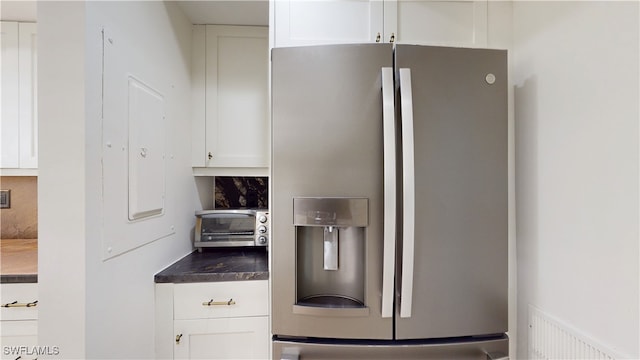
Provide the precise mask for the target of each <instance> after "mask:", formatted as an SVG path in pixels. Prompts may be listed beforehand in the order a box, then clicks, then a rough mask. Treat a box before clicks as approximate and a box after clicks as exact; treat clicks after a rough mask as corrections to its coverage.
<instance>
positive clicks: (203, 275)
mask: <svg viewBox="0 0 640 360" xmlns="http://www.w3.org/2000/svg"><path fill="white" fill-rule="evenodd" d="M268 263H269V262H268V256H267V251H266V249H265V248H256V249H253V248H241V249H212V248H205V249H203V252H202V253H200V252H198V251H194V252H192V253H191V254H189V255H187V256H185V257H183V258H182V259H180V260H178V261H177V262H175V263H173V264H172V265H170V266H169V267H167V268H166V269H164V270H162V271H161V272H159V273H157V274H156V275H155V277H154V280H155V282H156V283H190V282H213V281H241V280H267V279H269V265H268Z"/></svg>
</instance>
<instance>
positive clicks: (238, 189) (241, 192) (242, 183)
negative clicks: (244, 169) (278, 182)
mask: <svg viewBox="0 0 640 360" xmlns="http://www.w3.org/2000/svg"><path fill="white" fill-rule="evenodd" d="M214 187H215V189H214V198H215V208H216V209H240V208H258V209H268V208H269V196H268V189H269V178H268V177H250V176H244V177H239V176H216V177H215V180H214Z"/></svg>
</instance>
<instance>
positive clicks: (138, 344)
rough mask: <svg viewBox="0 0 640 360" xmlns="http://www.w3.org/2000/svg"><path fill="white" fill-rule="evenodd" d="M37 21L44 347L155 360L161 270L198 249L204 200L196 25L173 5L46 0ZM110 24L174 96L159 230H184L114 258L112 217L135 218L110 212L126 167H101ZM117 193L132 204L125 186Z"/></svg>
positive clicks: (132, 237) (128, 236)
mask: <svg viewBox="0 0 640 360" xmlns="http://www.w3.org/2000/svg"><path fill="white" fill-rule="evenodd" d="M38 22H39V33H40V34H41V35H40V36H41V40H40V45H41V47H42V48H43V49H44V50H45V51H44V52H40V54H39V55H40V58H39V63H40V64H41V65H40V83H39V85H40V86H41V87H40V96H39V98H40V99H43V100H41V102H40V124H41V126H43V128H42V129H43V130H41V138H40V153H41V156H44V157H43V158H41V163H40V164H41V165H40V166H41V167H40V169H41V170H40V176H41V177H40V181H39V186H40V188H39V201H40V217H41V221H42V220H44V223H42V222H41V224H43V225H41V228H40V234H41V236H42V241H41V244H42V247H41V250H40V253H39V256H40V260H39V261H40V287H41V293H40V300H41V301H40V303H41V304H42V308H41V309H40V319H41V326H40V330H39V333H40V344H41V345H52V346H53V345H57V346H60V350H61V354H60V357H61V358H90V359H96V358H105V359H106V358H108V359H143V358H147V359H151V358H154V343H153V342H154V283H153V275H154V274H155V273H157V272H158V271H160V270H161V269H163V268H164V267H166V266H167V265H169V264H170V263H172V262H173V261H175V260H176V259H178V258H180V257H181V256H183V255H185V254H186V253H188V252H189V251H190V250H191V239H190V233H191V230H192V226H193V221H194V217H193V211H194V209H195V204H196V202H197V192H196V185H195V182H194V178H193V176H192V173H191V167H190V159H191V146H190V136H191V130H190V123H189V118H190V117H189V111H190V110H189V104H190V101H189V94H190V69H189V67H190V55H189V54H190V53H191V50H190V46H191V45H190V39H191V24H190V23H189V21H188V20H187V19H186V18H185V17H184V16H183V14H182V13H181V11H180V10H179V9H178V8H177V7H176V5H175V4H165V3H163V2H160V1H143V2H107V1H105V2H94V1H89V2H86V3H85V2H70V3H66V4H63V3H59V2H54V3H52V2H42V3H40V4H39V7H38ZM103 27H104V28H107V29H110V30H112V31H113V32H115V33H117V34H118V36H119V37H118V38H116V39H115V40H116V41H118V40H123V39H124V38H125V37H126V41H127V42H129V43H135V44H137V47H136V49H135V50H133V51H132V52H131V53H129V54H124V55H123V58H124V59H125V60H128V59H132V60H133V59H139V58H144V59H146V61H147V63H148V66H145V69H144V71H145V79H144V80H147V81H149V82H151V83H153V84H154V86H156V87H157V89H158V90H160V91H161V92H162V94H163V95H164V96H165V100H166V103H165V106H166V107H165V110H166V126H167V130H166V131H167V134H168V136H167V144H166V147H167V152H168V154H170V155H172V157H170V156H168V159H167V161H166V166H167V174H168V175H167V180H166V199H165V207H166V209H165V215H164V217H163V220H162V221H161V223H162V224H161V226H164V227H166V228H169V227H170V226H172V225H173V226H174V227H175V234H173V235H171V236H168V237H165V238H161V239H158V240H155V241H152V242H150V243H148V244H146V245H143V246H141V247H137V248H135V249H132V250H130V251H128V252H125V253H123V254H121V255H119V256H116V257H113V258H110V259H107V260H104V252H103V247H104V246H103V242H105V241H110V240H113V239H108V238H107V237H108V236H110V235H109V234H110V232H109V231H107V228H108V227H109V226H113V225H114V224H112V223H110V221H111V220H109V219H113V218H121V219H126V218H127V210H128V209H127V207H126V206H123V207H122V208H111V207H104V206H103V204H104V199H103V198H102V194H103V184H104V181H103V179H104V178H103V176H104V174H106V173H108V172H113V171H114V170H116V169H109V168H103V162H102V161H101V160H102V157H103V155H102V154H103V151H104V149H105V147H104V146H105V141H106V139H103V137H102V135H103V130H102V129H103V123H102V120H101V112H102V110H103V109H102V105H103V103H102V90H103V88H102V61H103V57H102V29H103ZM67 45H68V46H67ZM54 61H55V62H54ZM133 70H134V69H133V68H132V71H133ZM122 106H126V104H123V105H122ZM121 131H122V132H123V134H126V132H127V128H126V127H123V128H122V129H121ZM150 131H153V130H152V129H150ZM121 165H122V166H126V164H121ZM125 174H126V172H125ZM122 180H123V181H126V177H125V178H124V179H122ZM65 195H67V196H69V198H66V197H65V198H63V197H64V196H65ZM117 196H121V197H123V201H121V202H120V203H124V204H126V197H127V193H126V191H123V193H122V194H118V195H117ZM168 214H172V215H170V216H169V215H168ZM118 226H120V225H119V224H118ZM127 229H128V227H127ZM122 236H123V237H124V238H125V239H118V241H131V242H132V243H134V242H136V240H137V237H139V236H145V234H140V233H139V232H138V231H136V230H135V226H132V227H131V230H127V231H125V232H124V234H123V235H122Z"/></svg>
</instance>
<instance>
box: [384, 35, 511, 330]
mask: <svg viewBox="0 0 640 360" xmlns="http://www.w3.org/2000/svg"><path fill="white" fill-rule="evenodd" d="M395 57H396V78H397V79H400V94H399V101H398V102H399V103H400V108H401V112H402V114H401V118H402V120H401V121H402V133H403V136H407V137H405V138H403V140H402V142H403V144H402V149H403V154H402V156H403V170H402V171H403V182H402V186H403V195H402V198H403V206H402V208H403V209H402V211H403V214H404V219H403V233H402V234H401V236H399V238H400V239H402V241H399V248H398V254H399V255H398V256H399V258H398V261H397V266H398V275H399V278H398V279H397V281H396V284H397V285H398V286H399V287H400V288H399V289H398V290H399V291H398V293H399V294H400V298H399V299H397V300H398V301H397V302H396V303H397V305H398V307H397V318H396V336H397V338H398V339H418V338H444V337H454V336H469V335H481V334H496V333H503V332H506V330H507V230H508V229H507V226H508V223H507V213H508V203H507V186H508V185H507V54H506V51H501V50H486V49H464V48H445V47H430V46H411V45H397V46H396V48H395ZM403 82H404V83H403ZM408 100H411V101H408ZM411 175H413V176H411Z"/></svg>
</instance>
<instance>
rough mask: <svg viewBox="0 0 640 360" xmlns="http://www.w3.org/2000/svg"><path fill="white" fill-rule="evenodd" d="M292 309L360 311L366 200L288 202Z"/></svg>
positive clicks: (305, 200) (305, 199) (344, 199)
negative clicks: (293, 253) (293, 261)
mask: <svg viewBox="0 0 640 360" xmlns="http://www.w3.org/2000/svg"><path fill="white" fill-rule="evenodd" d="M293 223H294V224H293V225H294V226H295V235H296V306H294V309H296V308H297V309H298V311H299V312H301V313H304V312H305V311H309V308H342V309H344V308H352V309H358V308H361V309H364V308H365V301H364V299H365V280H366V279H365V278H366V274H365V265H366V264H365V253H366V248H365V247H366V243H365V236H366V234H365V230H366V227H367V225H368V199H366V198H308V197H304V198H303V197H296V198H294V199H293Z"/></svg>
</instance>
